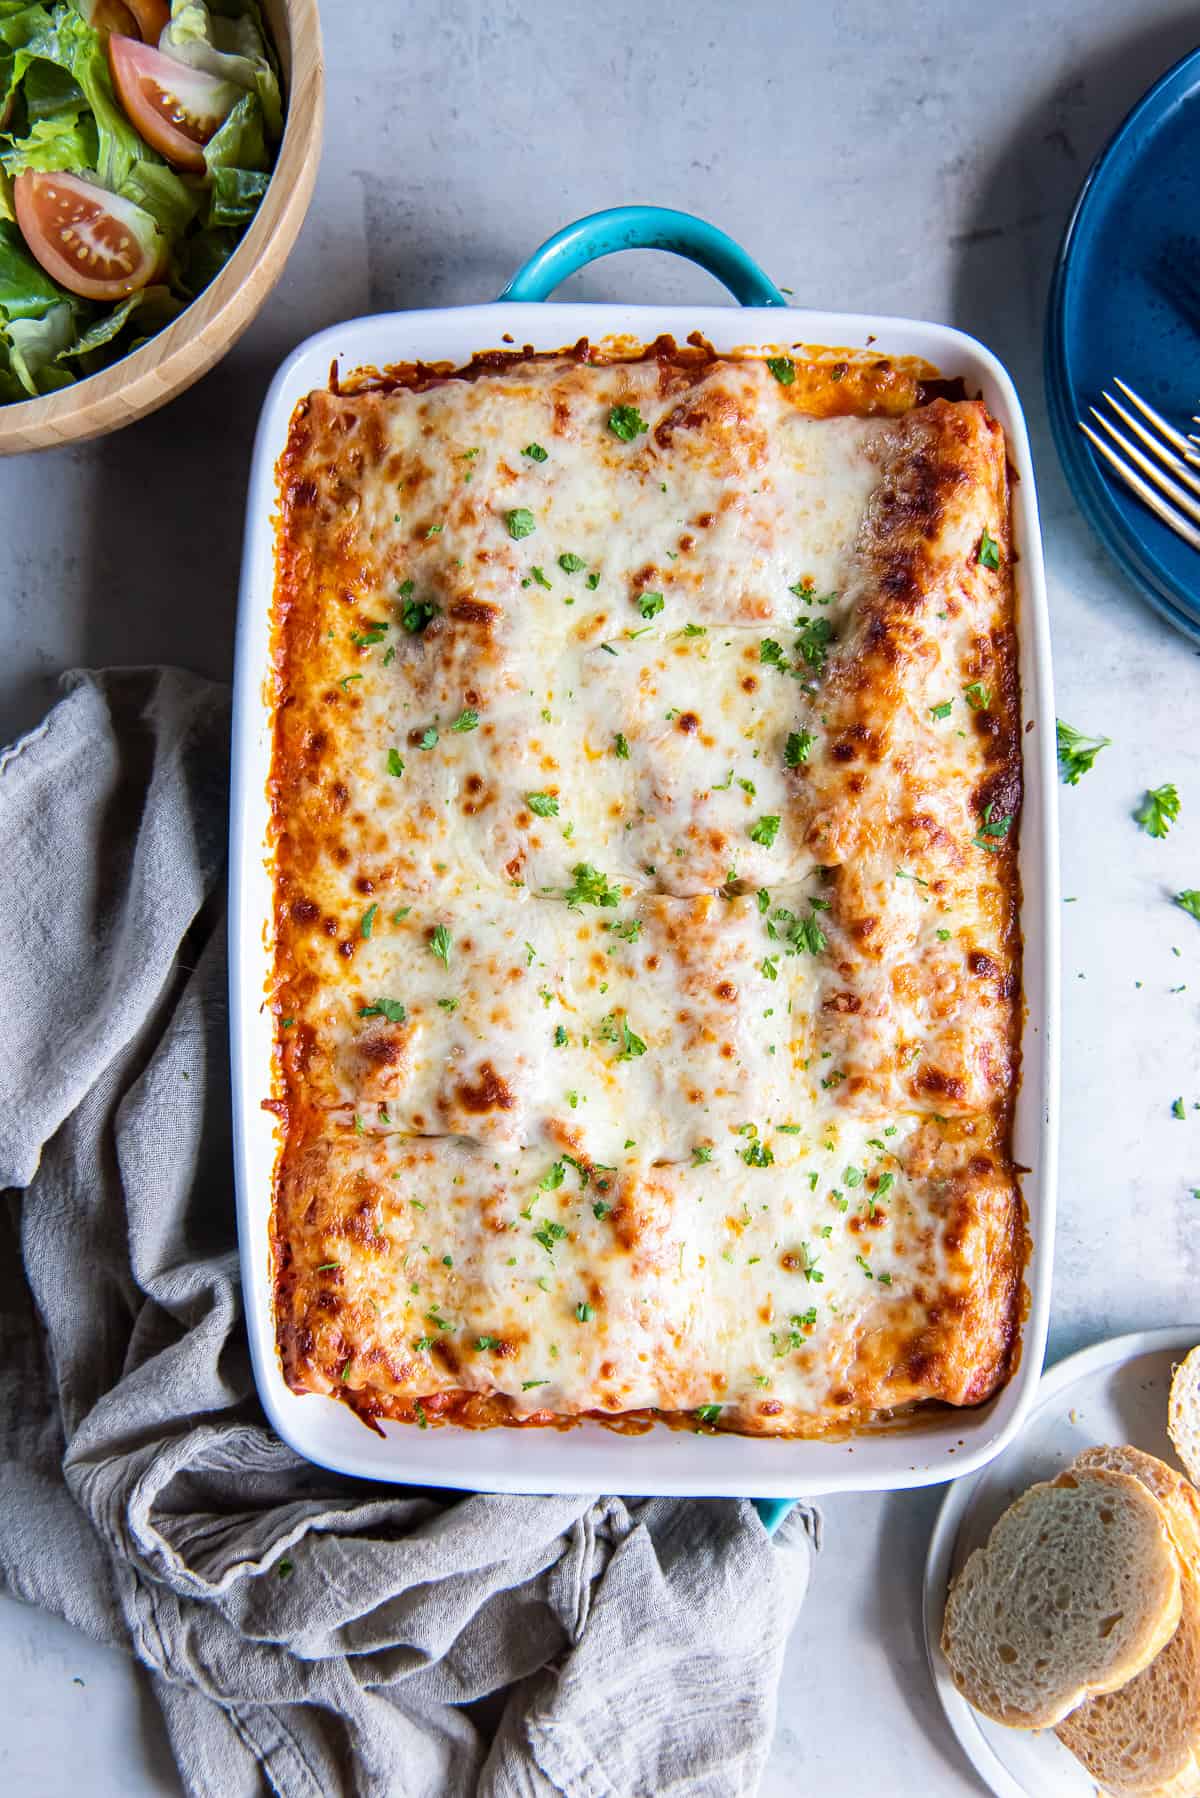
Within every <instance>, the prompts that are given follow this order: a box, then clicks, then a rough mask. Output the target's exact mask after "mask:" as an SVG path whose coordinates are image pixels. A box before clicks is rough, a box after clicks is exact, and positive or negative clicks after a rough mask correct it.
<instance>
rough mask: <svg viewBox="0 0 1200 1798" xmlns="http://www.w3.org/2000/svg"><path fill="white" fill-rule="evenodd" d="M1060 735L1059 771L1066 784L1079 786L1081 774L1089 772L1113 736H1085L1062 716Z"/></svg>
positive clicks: (1059, 727) (1058, 727)
mask: <svg viewBox="0 0 1200 1798" xmlns="http://www.w3.org/2000/svg"><path fill="white" fill-rule="evenodd" d="M1056 734H1057V737H1058V771H1059V773H1060V774H1061V776H1062V778H1063V783H1064V785H1066V786H1068V787H1077V786H1078V785H1079V776H1080V775H1081V774H1087V773H1088V771H1089V770H1090V769H1091V766H1092V764H1093V762H1094V761H1095V760H1096V757H1097V756H1098V755H1099V753H1100V751H1101V750H1102V749H1107V748H1108V747H1109V745H1110V743H1111V742H1112V738H1111V737H1085V736H1084V734H1083V732H1082V731H1078V730H1076V729H1075V727H1074V726H1073V725H1071V724H1064V722H1063V720H1062V719H1061V718H1059V719H1058V721H1057V733H1056Z"/></svg>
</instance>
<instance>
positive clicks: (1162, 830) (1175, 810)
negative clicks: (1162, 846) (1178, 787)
mask: <svg viewBox="0 0 1200 1798" xmlns="http://www.w3.org/2000/svg"><path fill="white" fill-rule="evenodd" d="M1178 816H1179V794H1178V793H1177V792H1176V791H1175V788H1174V787H1173V786H1172V785H1171V784H1170V782H1168V783H1167V785H1166V786H1164V787H1151V788H1150V789H1149V790H1148V792H1147V793H1146V795H1145V797H1144V799H1143V800H1142V803H1141V804H1140V805H1139V806H1138V808H1137V810H1136V811H1135V812H1134V814H1133V818H1134V822H1135V824H1140V825H1141V827H1142V829H1143V830H1144V831H1145V833H1146V835H1147V836H1148V837H1165V836H1166V834H1167V832H1168V831H1169V830H1170V828H1171V826H1172V824H1173V823H1174V822H1175V820H1176V818H1177V817H1178Z"/></svg>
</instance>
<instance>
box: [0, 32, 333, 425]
mask: <svg viewBox="0 0 1200 1798" xmlns="http://www.w3.org/2000/svg"><path fill="white" fill-rule="evenodd" d="M263 13H264V15H265V21H266V24H267V27H268V29H269V30H270V32H271V36H272V39H273V41H274V44H275V49H276V51H277V52H278V56H279V64H280V71H281V74H282V84H283V92H284V99H285V103H286V105H285V117H284V131H283V141H282V143H281V144H280V146H279V154H278V156H277V158H276V161H275V167H274V170H273V171H272V175H271V182H270V185H269V186H268V188H267V191H266V194H265V196H264V197H263V202H262V204H261V206H260V207H259V209H258V212H257V213H256V214H255V217H254V219H253V221H252V223H251V225H250V228H249V230H248V231H247V232H246V235H245V237H244V238H243V239H242V241H241V243H240V244H239V245H238V247H237V249H236V250H235V251H234V253H233V255H232V256H231V257H230V259H229V261H228V262H227V263H226V264H225V266H224V268H223V269H222V270H221V272H220V274H219V275H218V276H217V277H216V279H215V280H214V281H212V282H210V284H209V285H208V286H207V287H206V288H205V289H204V291H203V293H201V294H200V295H199V296H198V297H197V298H196V299H194V300H193V301H192V303H191V305H190V306H188V307H187V308H186V309H185V310H184V311H183V312H181V313H180V314H179V317H178V318H176V319H173V320H172V322H171V323H170V324H169V325H167V326H166V328H165V329H164V330H162V331H159V332H158V333H157V335H156V336H154V337H152V338H151V340H150V342H149V343H145V344H143V345H142V347H141V348H140V349H138V350H134V352H133V353H132V355H129V356H123V357H122V358H121V360H120V361H119V362H116V363H114V364H113V366H112V367H111V368H106V369H104V370H103V371H102V372H101V373H100V374H96V375H89V376H88V377H87V379H86V380H82V381H77V382H76V383H75V385H74V386H72V387H66V388H63V389H62V390H61V391H60V392H58V393H52V394H47V395H46V396H45V397H44V398H43V399H36V400H20V401H17V402H16V403H14V404H12V405H7V406H5V405H0V455H3V456H13V455H19V454H20V453H21V452H22V451H24V450H40V449H54V448H56V447H57V446H58V445H60V444H64V443H81V442H83V441H84V439H85V438H88V437H99V436H102V435H103V434H104V433H105V432H106V431H117V430H120V428H121V426H122V425H127V424H132V423H133V421H134V419H136V418H143V417H144V416H145V415H146V413H147V412H153V411H154V410H155V408H156V407H158V406H162V405H165V404H166V402H167V401H168V400H170V399H174V397H175V395H176V394H177V393H182V392H183V390H184V388H185V387H190V386H191V384H192V382H193V381H198V380H199V379H200V376H201V375H203V374H207V372H208V370H209V369H210V368H211V367H212V366H213V364H214V362H217V361H219V360H220V358H221V357H222V356H223V355H224V354H225V352H226V350H228V349H230V348H231V347H232V345H233V344H234V343H236V342H237V339H238V338H239V337H240V336H241V334H242V332H243V331H244V330H245V329H246V327H247V326H248V325H249V323H250V322H251V320H252V319H253V318H254V316H255V314H256V313H257V312H258V311H259V309H260V307H261V306H262V305H263V303H264V301H265V300H266V298H267V295H268V294H269V293H270V291H271V289H272V288H273V287H274V285H275V283H276V281H278V279H279V277H280V275H281V274H282V273H283V268H284V264H285V263H286V261H287V259H288V256H289V255H290V254H291V250H292V246H293V244H294V243H295V241H296V238H297V236H298V235H299V232H300V227H301V225H302V224H303V223H304V215H305V213H306V212H307V211H308V203H309V201H310V200H311V198H312V190H313V183H314V181H315V180H316V175H317V164H318V162H319V161H320V157H321V130H322V125H323V122H324V114H325V65H324V60H323V57H322V53H321V26H320V20H319V18H318V16H317V0H263Z"/></svg>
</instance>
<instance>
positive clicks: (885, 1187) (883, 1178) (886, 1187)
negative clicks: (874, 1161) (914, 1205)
mask: <svg viewBox="0 0 1200 1798" xmlns="http://www.w3.org/2000/svg"><path fill="white" fill-rule="evenodd" d="M895 1184H896V1176H895V1174H880V1176H879V1182H878V1184H877V1185H876V1188H875V1199H876V1203H878V1201H879V1200H880V1199H883V1198H886V1197H887V1195H888V1193H889V1192H891V1190H892V1188H893V1186H894V1185H895Z"/></svg>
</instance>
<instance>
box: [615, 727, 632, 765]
mask: <svg viewBox="0 0 1200 1798" xmlns="http://www.w3.org/2000/svg"><path fill="white" fill-rule="evenodd" d="M613 754H614V755H615V756H616V758H617V760H618V761H621V762H627V761H628V760H629V738H628V737H627V736H626V735H625V732H624V731H623V730H619V731H618V732H617V734H616V736H615V737H614V738H613Z"/></svg>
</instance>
